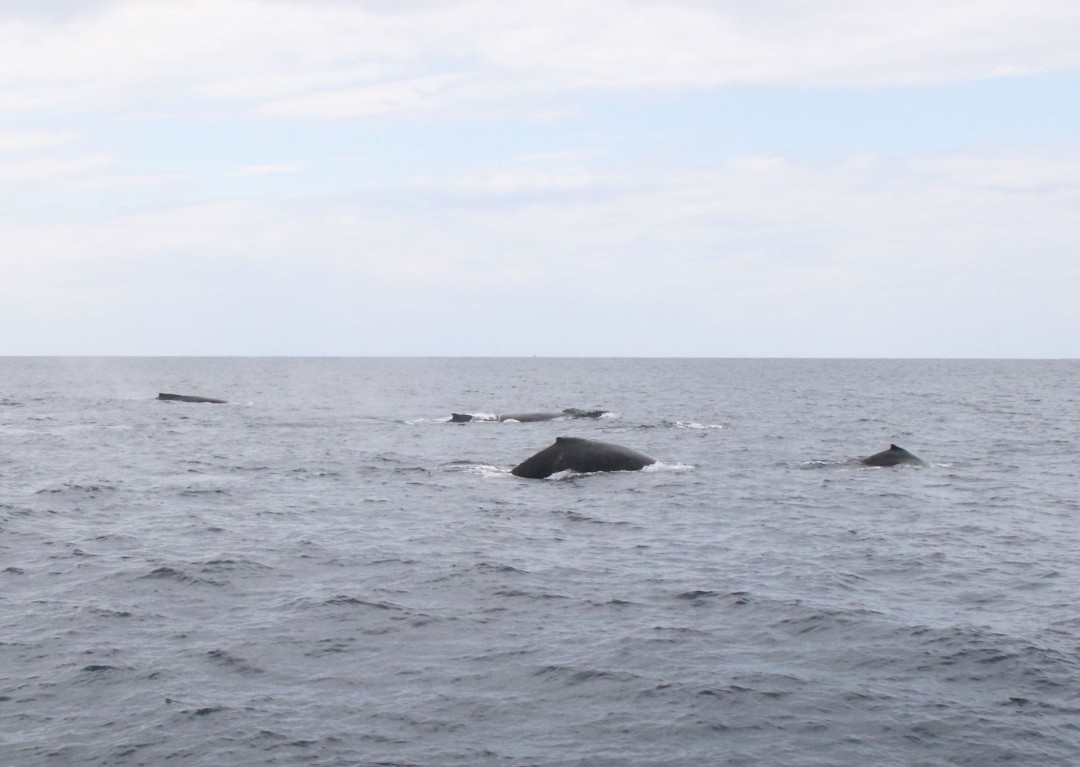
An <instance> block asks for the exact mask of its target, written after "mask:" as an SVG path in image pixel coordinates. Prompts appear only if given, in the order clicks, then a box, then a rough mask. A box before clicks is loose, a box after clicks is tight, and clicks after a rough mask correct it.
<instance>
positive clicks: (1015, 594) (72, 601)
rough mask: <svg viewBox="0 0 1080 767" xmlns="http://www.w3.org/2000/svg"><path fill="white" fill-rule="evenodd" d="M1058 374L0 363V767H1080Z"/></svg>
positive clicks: (550, 362) (1077, 624)
mask: <svg viewBox="0 0 1080 767" xmlns="http://www.w3.org/2000/svg"><path fill="white" fill-rule="evenodd" d="M1078 380H1080V363H1078V362H1074V361H886V360H880V361H870V360H866V361H856V360H631V359H567V360H555V359H246V358H238V359H222V358H212V359H179V358H163V359H147V358H128V359H121V358H117V359H101V358H88V359H54V358H6V359H0V620H2V624H0V625H2V627H3V628H2V632H0V767H8V766H11V767H36V766H37V765H63V766H65V767H66V766H68V765H73V766H74V765H118V766H119V765H182V766H184V767H186V766H187V765H208V766H209V765H214V766H220V765H425V766H427V765H431V766H435V765H439V766H446V765H507V766H508V767H517V766H521V767H547V766H552V767H553V766H555V765H589V766H598V767H602V766H606V765H612V766H615V765H619V766H629V767H638V766H645V765H657V766H659V765H665V766H669V765H703V764H707V765H783V766H786V767H797V766H806V767H809V766H811V765H814V766H818V765H820V766H825V765H828V766H830V767H835V766H840V765H1004V764H1008V765H1040V766H1043V767H1046V766H1052V765H1076V764H1080V607H1078V604H1077V594H1078V593H1080V525H1078V518H1080V491H1078V487H1077V482H1076V474H1077V472H1076V465H1077V456H1078V452H1077V444H1078V437H1080V389H1078V386H1077V381H1078ZM161 391H164V392H178V393H185V394H200V395H208V396H214V397H221V398H224V399H228V400H229V401H230V404H226V405H207V404H188V403H170V402H160V401H157V400H156V399H155V397H156V395H157V393H158V392H161ZM566 407H579V408H586V409H593V408H603V409H606V410H608V411H610V414H609V415H608V416H605V417H603V418H600V419H596V420H556V421H547V422H539V423H499V422H479V423H468V424H451V423H448V422H447V421H448V419H449V416H450V413H451V412H468V413H499V412H507V411H515V410H517V411H522V410H544V409H556V410H558V409H562V408H566ZM556 436H580V437H589V438H595V439H600V440H603V441H607V442H615V443H618V444H621V445H625V446H627V447H631V448H634V449H636V450H639V451H642V452H645V453H647V454H649V455H651V456H653V457H655V458H657V459H658V463H657V465H655V466H653V467H649V468H647V469H645V470H643V471H641V472H619V473H611V474H593V475H574V474H572V473H563V474H559V475H555V476H553V477H551V478H549V479H545V480H527V479H520V478H517V477H514V476H512V475H511V474H510V473H509V469H510V468H512V467H513V466H514V465H515V464H517V463H518V462H520V461H522V460H524V459H525V458H527V457H528V456H530V455H532V454H533V453H535V452H537V451H538V450H540V449H541V448H543V447H545V446H547V445H548V444H550V443H551V442H552V441H553V440H554V438H555V437H556ZM890 442H895V443H897V444H899V445H902V446H903V447H905V448H907V449H908V450H910V451H912V452H914V453H915V454H917V455H919V456H920V457H922V458H923V459H924V460H925V461H926V462H927V464H928V465H927V466H925V467H896V468H868V467H863V466H861V465H860V464H859V463H858V462H857V459H858V458H859V457H862V456H866V455H868V454H870V453H874V452H877V451H879V450H882V449H884V448H886V447H887V446H888V444H889V443H890Z"/></svg>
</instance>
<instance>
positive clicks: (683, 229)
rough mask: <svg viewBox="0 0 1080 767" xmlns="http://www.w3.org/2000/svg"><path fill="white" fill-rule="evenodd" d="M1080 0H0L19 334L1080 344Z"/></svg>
mask: <svg viewBox="0 0 1080 767" xmlns="http://www.w3.org/2000/svg"><path fill="white" fill-rule="evenodd" d="M1078 293H1080V3H1077V2H1075V0H903V1H902V2H898V1H893V0H878V1H876V2H867V1H866V0H813V1H812V2H808V1H807V0H754V1H753V2H749V1H747V0H514V2H507V1H506V0H132V1H128V0H49V1H48V2H42V1H41V0H0V327H2V328H3V332H2V333H0V355H286V356H292V355H300V356H368V355H376V356H534V355H535V356H548V357H560V356H617V357H872V358H878V357H946V358H951V357H960V358H972V357H975V358H980V357H995V358H1014V357H1016V358H1029V357H1036V358H1043V357H1049V358H1075V357H1080V300H1078V298H1077V296H1078Z"/></svg>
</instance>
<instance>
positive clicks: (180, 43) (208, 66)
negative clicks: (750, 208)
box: [0, 0, 1080, 119]
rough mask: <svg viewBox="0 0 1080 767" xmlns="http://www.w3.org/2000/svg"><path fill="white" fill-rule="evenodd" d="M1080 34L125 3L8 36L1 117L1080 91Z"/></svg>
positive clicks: (893, 13) (273, 2)
mask: <svg viewBox="0 0 1080 767" xmlns="http://www.w3.org/2000/svg"><path fill="white" fill-rule="evenodd" d="M1078 31H1080V5H1077V4H1076V3H1073V2H1068V1H1066V0H978V1H977V0H957V2H951V3H940V2H933V1H932V0H909V1H908V2H904V3H899V2H895V3H866V2H864V1H863V0H831V2H819V3H805V2H801V1H799V0H763V2H759V3H737V2H726V3H716V2H704V0H675V1H672V0H664V2H659V0H656V1H654V2H643V1H642V0H611V1H610V2H606V3H603V4H598V3H581V2H570V1H569V0H562V1H559V0H522V1H521V2H514V3H506V2H496V0H448V1H447V2H442V3H422V4H416V3H403V4H395V5H389V4H385V3H370V2H356V3H334V2H303V3H301V2H283V1H281V0H193V1H192V2H190V3H184V4H177V3H173V2H167V1H166V0H139V1H138V2H134V1H133V0H129V1H126V2H122V1H120V0H118V1H117V2H114V3H110V4H103V5H101V6H100V8H99V9H98V10H97V12H95V13H86V14H80V15H78V16H75V17H73V18H71V19H70V20H68V21H66V22H64V23H59V22H57V21H56V19H55V18H52V17H45V18H41V19H34V18H22V19H13V20H8V21H7V22H6V23H3V24H0V110H5V111H17V110H22V109H29V108H42V107H49V106H52V107H53V108H60V109H73V110H94V109H102V108H109V107H110V106H112V107H116V106H122V105H125V104H130V103H132V102H134V101H135V100H136V99H138V100H140V101H142V102H143V103H145V102H153V101H155V100H156V101H159V102H183V101H185V100H187V101H196V102H197V101H198V100H200V99H207V98H210V99H215V100H219V101H230V102H236V103H241V104H244V103H248V104H251V103H254V104H260V103H261V107H259V108H260V110H261V111H262V112H263V113H264V114H271V115H290V116H311V117H318V118H328V119H339V118H356V117H364V116H370V115H379V114H386V113H389V112H393V111H397V110H404V111H412V110H417V109H425V110H431V109H440V108H454V107H460V106H461V105H462V104H465V105H468V106H470V108H484V105H485V104H486V108H492V107H494V106H496V105H499V104H509V103H519V102H520V100H521V98H522V97H523V96H524V95H527V94H529V93H533V94H555V93H560V92H566V91H571V92H572V91H574V90H579V89H635V88H636V89H642V88H645V89H672V88H687V87H691V88H696V87H716V86H723V85H755V84H775V85H799V86H805V85H816V86H860V87H873V86H881V85H894V84H920V83H938V82H950V81H960V80H968V79H979V78H987V77H994V76H1001V75H1002V74H1003V73H1016V72H1027V73H1030V72H1072V73H1075V72H1078V71H1080V46H1077V45H1075V39H1076V35H1077V33H1078ZM461 74H467V77H463V78H461V77H460V75H461Z"/></svg>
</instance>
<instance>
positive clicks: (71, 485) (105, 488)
mask: <svg viewBox="0 0 1080 767" xmlns="http://www.w3.org/2000/svg"><path fill="white" fill-rule="evenodd" d="M115 489H116V485H105V484H101V485H98V484H92V485H83V484H79V483H76V482H65V483H64V484H62V485H58V486H56V487H46V488H44V489H42V490H38V491H37V493H36V494H37V495H40V494H42V493H81V494H86V495H95V494H97V493H106V492H110V491H112V490H115Z"/></svg>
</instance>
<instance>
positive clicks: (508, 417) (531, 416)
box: [450, 407, 608, 423]
mask: <svg viewBox="0 0 1080 767" xmlns="http://www.w3.org/2000/svg"><path fill="white" fill-rule="evenodd" d="M607 412H608V411H606V410H579V409H578V408H576V407H568V408H566V409H565V410H560V411H559V412H557V413H556V412H546V411H545V412H539V413H503V414H501V415H497V416H495V417H494V418H482V417H477V416H473V415H469V414H468V413H451V414H450V422H451V423H468V422H469V421H492V420H494V421H519V422H521V423H531V422H533V421H554V420H555V419H556V418H599V417H600V416H602V415H604V414H605V413H607Z"/></svg>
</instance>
